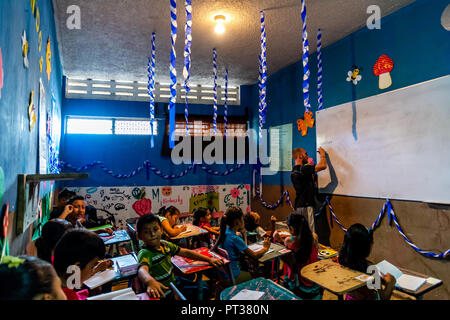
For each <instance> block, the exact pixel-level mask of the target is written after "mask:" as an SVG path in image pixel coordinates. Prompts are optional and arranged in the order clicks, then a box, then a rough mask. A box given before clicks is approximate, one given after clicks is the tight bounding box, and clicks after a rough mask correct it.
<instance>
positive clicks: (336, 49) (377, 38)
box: [241, 0, 450, 185]
mask: <svg viewBox="0 0 450 320" xmlns="http://www.w3.org/2000/svg"><path fill="white" fill-rule="evenodd" d="M447 5H448V1H446V0H433V1H429V0H418V1H416V2H414V3H412V4H410V5H408V6H406V7H404V8H402V9H400V10H398V11H396V12H394V13H392V14H390V15H388V16H386V17H384V18H383V19H381V29H380V30H376V29H375V30H369V29H367V28H366V27H364V28H362V29H360V30H358V31H356V32H355V33H353V34H351V35H349V36H347V37H345V38H344V39H341V40H340V41H338V42H335V43H333V44H332V45H329V46H328V47H326V48H323V49H322V65H323V86H322V88H323V107H324V108H329V107H333V106H336V105H340V104H343V103H346V102H349V101H354V100H358V99H362V98H366V97H369V96H373V95H378V94H381V93H384V92H387V91H391V90H396V89H399V88H403V87H406V86H410V85H413V84H416V83H421V82H424V81H427V80H431V79H435V78H438V77H442V76H445V75H448V74H450V63H449V61H450V32H449V31H446V30H445V29H444V28H443V26H442V25H441V15H442V13H443V11H444V9H445V8H446V6H447ZM326 36H327V32H326V30H323V31H322V39H325V38H326ZM316 37H317V34H316V33H310V34H309V42H310V43H315V42H316V41H317V40H316ZM299 45H301V42H300V39H299ZM300 54H301V53H299V55H300ZM382 54H387V55H388V56H390V57H391V58H392V59H393V61H394V69H393V70H392V71H391V73H390V74H391V77H392V85H391V86H390V87H389V88H388V89H385V90H381V89H379V87H378V77H377V76H375V75H374V74H373V72H372V69H373V65H374V64H375V62H376V61H377V59H378V57H379V56H381V55H382ZM267 59H268V60H270V56H268V57H267ZM353 65H357V66H358V67H360V68H361V75H362V80H361V81H360V82H358V84H357V85H356V86H354V85H353V84H351V83H350V82H347V81H346V80H345V79H346V77H347V72H348V71H349V70H351V67H352V66H353ZM309 67H310V72H311V75H310V91H309V92H310V103H311V107H312V109H311V111H313V112H314V113H315V111H316V110H317V106H318V103H317V54H316V53H314V54H313V55H310V57H309ZM302 77H303V67H302V64H301V61H300V62H297V63H294V64H292V65H290V66H288V67H286V68H284V69H282V70H280V71H278V72H276V73H275V74H273V75H271V76H270V77H269V78H268V81H267V104H268V111H267V117H266V124H265V125H264V128H269V127H271V126H278V125H281V124H286V123H292V124H293V127H294V130H293V132H294V133H293V135H294V136H293V148H299V147H303V148H305V149H306V151H307V152H308V154H309V156H310V157H312V158H313V159H314V160H315V161H317V158H318V157H317V152H316V150H317V147H318V146H316V127H315V126H314V127H313V128H309V129H308V134H307V135H306V136H304V137H302V135H301V133H300V132H299V131H298V130H297V123H296V120H297V119H299V118H302V117H303V113H304V111H305V109H304V106H303V97H302V82H301V81H302ZM258 99H259V98H258V86H257V84H255V85H251V86H242V87H241V103H242V104H243V105H244V106H248V107H249V114H250V117H251V123H252V127H253V128H257V127H258V101H259V100H258ZM280 111H282V112H280ZM386 116H389V115H386ZM425 118H426V106H424V121H425ZM336 125H339V124H338V123H337V124H336ZM411 125H420V124H411ZM263 183H264V184H267V185H292V183H291V181H290V172H282V173H277V174H276V175H273V176H264V177H263Z"/></svg>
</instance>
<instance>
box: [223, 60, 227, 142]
mask: <svg viewBox="0 0 450 320" xmlns="http://www.w3.org/2000/svg"><path fill="white" fill-rule="evenodd" d="M223 120H224V121H225V133H224V137H225V138H226V137H227V129H228V69H225V105H224V114H223Z"/></svg>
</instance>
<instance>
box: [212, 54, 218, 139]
mask: <svg viewBox="0 0 450 320" xmlns="http://www.w3.org/2000/svg"><path fill="white" fill-rule="evenodd" d="M216 61H217V52H216V48H213V74H214V87H213V97H214V116H213V131H214V135H215V134H216V132H217V62H216Z"/></svg>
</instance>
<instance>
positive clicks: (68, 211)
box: [58, 196, 113, 234]
mask: <svg viewBox="0 0 450 320" xmlns="http://www.w3.org/2000/svg"><path fill="white" fill-rule="evenodd" d="M85 214H86V203H85V202H84V198H83V197H82V196H76V197H73V198H71V199H70V200H69V201H68V202H67V205H66V206H65V207H64V211H63V212H62V213H61V214H60V215H59V217H58V219H66V220H67V221H69V222H70V223H72V225H73V227H74V228H76V229H77V228H81V229H86V227H85V226H84V225H83V223H84V222H85ZM94 232H95V233H99V234H100V233H105V232H106V233H109V234H112V233H113V230H112V229H111V228H105V229H98V230H95V231H94Z"/></svg>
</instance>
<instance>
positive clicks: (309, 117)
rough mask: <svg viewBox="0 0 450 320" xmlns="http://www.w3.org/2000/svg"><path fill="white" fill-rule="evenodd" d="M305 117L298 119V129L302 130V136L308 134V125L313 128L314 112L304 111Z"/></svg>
mask: <svg viewBox="0 0 450 320" xmlns="http://www.w3.org/2000/svg"><path fill="white" fill-rule="evenodd" d="M303 116H304V119H298V120H297V126H298V131H301V132H302V136H306V134H307V133H308V127H309V128H312V127H313V126H314V119H313V113H312V112H311V111H308V112H306V111H305V113H304V115H303Z"/></svg>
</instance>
